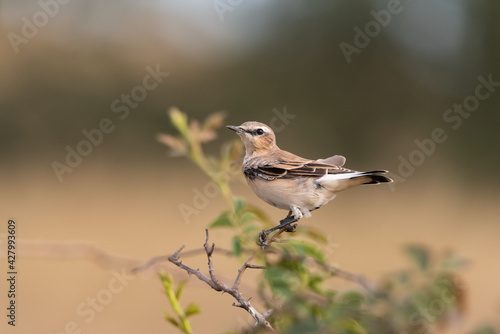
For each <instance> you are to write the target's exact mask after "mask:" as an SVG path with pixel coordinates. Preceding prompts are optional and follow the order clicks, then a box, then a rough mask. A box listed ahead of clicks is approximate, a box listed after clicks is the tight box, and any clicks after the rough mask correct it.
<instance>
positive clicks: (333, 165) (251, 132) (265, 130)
mask: <svg viewBox="0 0 500 334" xmlns="http://www.w3.org/2000/svg"><path fill="white" fill-rule="evenodd" d="M226 127H227V128H228V129H230V130H233V131H235V132H236V134H237V135H238V136H239V137H240V138H241V141H242V142H243V145H244V147H245V157H244V159H243V164H242V171H243V174H244V176H245V179H246V181H247V184H248V186H249V187H250V189H252V190H253V192H254V193H255V194H256V195H257V197H259V198H260V199H262V200H263V201H264V202H266V203H268V204H270V205H272V206H274V207H276V208H279V209H283V210H288V215H287V216H286V217H285V218H284V219H282V220H281V221H280V224H279V225H277V226H275V227H273V228H271V229H269V230H267V231H263V233H264V234H263V235H261V236H260V239H261V241H263V240H265V237H266V236H267V235H269V233H270V232H272V231H274V230H277V229H281V228H284V227H287V226H290V225H291V224H293V223H295V222H297V221H299V220H300V219H301V218H302V217H311V211H314V210H317V209H319V208H320V207H322V206H323V205H325V204H326V203H328V202H329V201H331V200H333V199H334V198H335V197H336V196H337V193H339V192H341V191H344V190H347V189H349V188H352V187H356V186H360V185H363V184H380V183H389V182H392V181H393V180H392V179H391V178H389V177H387V176H385V175H383V174H385V173H387V171H386V170H373V171H368V172H359V171H356V170H351V169H348V168H345V167H343V166H344V164H345V162H346V158H345V157H343V156H341V155H334V156H332V157H330V158H327V159H318V160H312V159H306V158H302V157H299V156H297V155H295V154H293V153H290V152H288V151H284V150H281V149H280V148H279V147H278V145H277V144H276V135H275V134H274V131H273V130H272V129H271V128H270V127H269V126H267V125H266V124H264V123H260V122H255V121H248V122H244V123H243V124H241V125H239V126H234V125H227V126H226ZM294 227H296V224H295V226H294Z"/></svg>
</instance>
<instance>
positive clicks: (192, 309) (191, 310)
mask: <svg viewBox="0 0 500 334" xmlns="http://www.w3.org/2000/svg"><path fill="white" fill-rule="evenodd" d="M184 313H185V314H186V317H189V316H192V315H195V314H199V313H201V310H200V307H199V306H198V305H197V304H196V303H190V304H189V305H188V306H187V307H186V310H185V311H184Z"/></svg>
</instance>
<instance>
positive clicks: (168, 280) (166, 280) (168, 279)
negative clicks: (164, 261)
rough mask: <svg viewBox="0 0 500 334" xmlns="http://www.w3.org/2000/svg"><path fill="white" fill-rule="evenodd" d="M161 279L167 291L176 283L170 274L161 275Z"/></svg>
mask: <svg viewBox="0 0 500 334" xmlns="http://www.w3.org/2000/svg"><path fill="white" fill-rule="evenodd" d="M160 279H161V283H162V284H163V286H164V287H165V289H168V288H171V287H172V284H173V282H174V281H173V278H172V275H170V273H166V274H163V273H160Z"/></svg>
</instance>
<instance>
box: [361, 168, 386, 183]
mask: <svg viewBox="0 0 500 334" xmlns="http://www.w3.org/2000/svg"><path fill="white" fill-rule="evenodd" d="M361 173H362V174H364V175H363V176H367V177H368V179H367V181H368V182H365V183H363V184H379V183H388V182H389V183H390V182H392V181H393V180H392V179H391V178H390V177H387V176H385V175H382V174H385V173H387V171H386V170H372V171H370V172H361Z"/></svg>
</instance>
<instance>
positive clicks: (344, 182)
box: [316, 170, 392, 192]
mask: <svg viewBox="0 0 500 334" xmlns="http://www.w3.org/2000/svg"><path fill="white" fill-rule="evenodd" d="M385 173H387V171H385V170H373V171H369V172H352V173H338V174H327V175H325V176H323V177H321V178H319V179H318V180H317V181H316V182H317V183H318V184H319V185H321V186H323V187H325V188H326V189H328V190H330V191H332V192H339V191H342V190H346V189H349V188H352V187H356V186H360V185H363V184H379V183H387V182H392V179H391V178H389V177H387V176H384V175H382V174H385Z"/></svg>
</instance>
